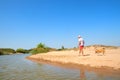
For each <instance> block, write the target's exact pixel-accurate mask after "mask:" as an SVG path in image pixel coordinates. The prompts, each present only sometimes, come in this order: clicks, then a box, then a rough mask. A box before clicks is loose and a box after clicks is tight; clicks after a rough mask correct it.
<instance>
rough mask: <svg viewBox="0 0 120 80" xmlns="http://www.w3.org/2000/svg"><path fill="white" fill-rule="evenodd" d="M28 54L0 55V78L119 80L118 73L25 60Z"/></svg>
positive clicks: (17, 79)
mask: <svg viewBox="0 0 120 80" xmlns="http://www.w3.org/2000/svg"><path fill="white" fill-rule="evenodd" d="M28 55H29V54H14V55H3V56H0V80H120V76H119V74H115V75H114V74H113V75H108V74H102V73H100V74H99V73H96V72H94V71H87V70H85V69H70V68H64V67H58V66H54V65H50V64H42V63H36V62H33V61H31V60H27V59H26V58H25V57H26V56H28Z"/></svg>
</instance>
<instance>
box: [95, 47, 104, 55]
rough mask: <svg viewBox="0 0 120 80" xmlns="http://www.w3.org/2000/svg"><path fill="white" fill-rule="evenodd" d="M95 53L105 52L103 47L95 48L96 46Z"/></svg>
mask: <svg viewBox="0 0 120 80" xmlns="http://www.w3.org/2000/svg"><path fill="white" fill-rule="evenodd" d="M95 53H96V54H99V53H103V55H104V54H105V48H99V49H97V48H96V47H95Z"/></svg>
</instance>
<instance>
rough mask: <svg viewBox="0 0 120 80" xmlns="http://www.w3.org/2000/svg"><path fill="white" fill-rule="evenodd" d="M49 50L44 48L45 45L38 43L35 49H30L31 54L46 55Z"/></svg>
mask: <svg viewBox="0 0 120 80" xmlns="http://www.w3.org/2000/svg"><path fill="white" fill-rule="evenodd" d="M49 49H50V48H48V47H46V46H45V44H43V43H39V44H38V45H37V47H36V48H34V49H32V51H31V53H32V54H38V53H46V52H48V51H49Z"/></svg>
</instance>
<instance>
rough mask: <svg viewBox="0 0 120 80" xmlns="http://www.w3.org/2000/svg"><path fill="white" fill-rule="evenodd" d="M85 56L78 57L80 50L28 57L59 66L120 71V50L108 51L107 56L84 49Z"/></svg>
mask: <svg viewBox="0 0 120 80" xmlns="http://www.w3.org/2000/svg"><path fill="white" fill-rule="evenodd" d="M84 53H85V56H82V55H78V50H66V51H52V52H48V53H42V54H36V55H31V56H28V57H27V58H28V59H31V60H37V61H46V62H50V63H58V64H74V65H77V66H80V65H82V66H89V67H93V68H103V67H106V68H112V69H114V70H120V48H117V49H106V51H105V54H104V55H103V54H102V53H100V54H95V52H94V49H93V48H86V49H84Z"/></svg>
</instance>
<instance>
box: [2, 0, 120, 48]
mask: <svg viewBox="0 0 120 80" xmlns="http://www.w3.org/2000/svg"><path fill="white" fill-rule="evenodd" d="M78 35H81V36H82V37H83V38H84V40H85V45H86V46H87V45H92V44H104V45H114V46H120V0H0V48H14V49H17V48H25V49H30V48H34V47H36V45H37V44H38V43H40V42H42V43H44V44H46V45H47V46H49V47H53V48H61V46H62V45H63V46H64V47H66V48H72V47H76V46H77V41H78V40H77V36H78Z"/></svg>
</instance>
